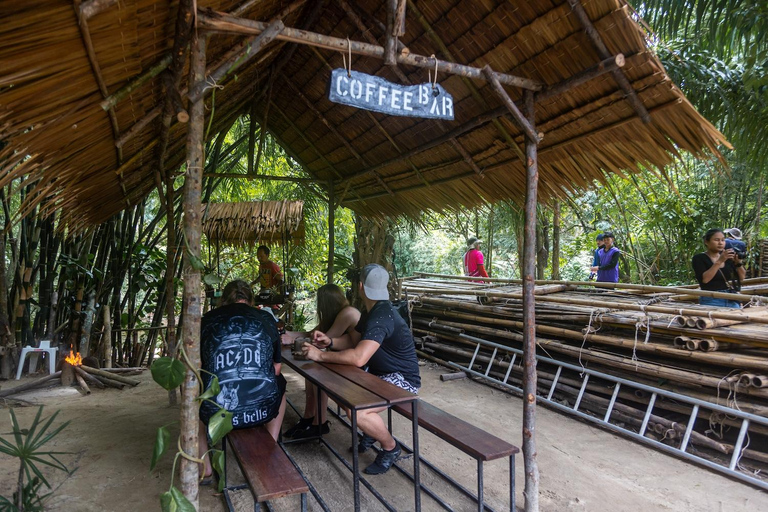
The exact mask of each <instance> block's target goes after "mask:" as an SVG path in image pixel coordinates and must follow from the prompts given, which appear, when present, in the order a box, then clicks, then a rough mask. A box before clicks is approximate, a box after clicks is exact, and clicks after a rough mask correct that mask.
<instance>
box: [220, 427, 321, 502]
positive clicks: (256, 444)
mask: <svg viewBox="0 0 768 512" xmlns="http://www.w3.org/2000/svg"><path fill="white" fill-rule="evenodd" d="M227 448H230V449H231V450H232V453H234V455H235V458H236V459H237V463H238V465H239V466H240V469H241V471H242V472H243V476H244V477H245V480H246V482H247V484H248V488H249V489H250V490H251V493H252V494H253V498H254V501H255V502H256V503H261V502H265V501H270V500H274V499H277V498H282V497H284V496H289V495H292V494H301V510H302V511H306V509H307V492H309V487H308V486H307V483H306V482H305V481H304V478H303V477H302V476H301V474H300V473H299V471H298V470H297V469H296V468H295V467H294V465H293V463H292V462H291V460H290V459H289V458H288V456H287V455H286V454H285V452H284V451H283V449H282V447H281V446H280V445H279V444H278V443H277V442H276V441H275V440H274V439H273V438H272V436H271V435H270V434H269V432H268V431H267V429H266V428H264V427H254V428H247V429H240V430H233V431H232V432H230V433H229V434H227V437H226V438H225V439H224V449H225V453H226V449H227ZM225 473H226V471H225ZM224 486H225V489H224V494H225V497H226V500H227V506H228V507H229V510H233V507H232V504H231V501H230V499H229V495H228V491H231V490H236V489H241V488H244V486H238V487H227V484H226V474H225V480H224Z"/></svg>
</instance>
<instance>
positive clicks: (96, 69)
mask: <svg viewBox="0 0 768 512" xmlns="http://www.w3.org/2000/svg"><path fill="white" fill-rule="evenodd" d="M101 5H103V2H101V1H100V0H97V2H96V3H94V4H92V8H89V9H88V10H86V13H85V14H88V13H89V12H94V9H96V8H98V7H99V6H101ZM72 6H73V7H74V9H75V13H76V14H77V17H78V26H79V28H80V35H81V36H82V38H83V46H85V53H86V55H87V56H88V62H89V63H90V65H91V69H92V70H93V77H94V78H95V79H96V85H98V87H99V91H101V96H102V97H103V98H106V97H107V96H109V91H108V90H107V84H106V83H105V82H104V78H103V76H102V74H101V66H99V61H98V59H97V58H96V50H95V49H94V47H93V41H92V40H91V32H90V30H89V29H88V19H87V17H86V16H84V15H83V13H82V11H81V10H80V7H82V4H78V3H77V2H75V3H74V4H73V5H72ZM107 116H108V117H109V124H110V126H111V127H112V137H113V138H114V139H117V138H118V137H119V136H120V127H119V126H118V124H117V115H115V110H114V109H109V110H108V111H107ZM116 153H117V165H120V164H122V163H123V150H122V149H121V148H120V147H119V146H118V147H117V148H116ZM123 195H125V192H123ZM124 199H125V198H124ZM126 201H128V199H126ZM127 204H129V206H130V203H127Z"/></svg>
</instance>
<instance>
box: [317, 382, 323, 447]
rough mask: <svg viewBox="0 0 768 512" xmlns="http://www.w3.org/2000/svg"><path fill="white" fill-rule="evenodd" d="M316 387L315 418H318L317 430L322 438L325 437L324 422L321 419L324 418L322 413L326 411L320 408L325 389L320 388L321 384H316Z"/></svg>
mask: <svg viewBox="0 0 768 512" xmlns="http://www.w3.org/2000/svg"><path fill="white" fill-rule="evenodd" d="M315 389H316V390H317V408H316V409H315V418H317V431H318V432H320V439H322V438H323V422H322V421H321V420H322V419H323V416H322V413H324V412H325V411H322V412H321V410H320V407H321V404H322V400H321V399H320V397H321V396H322V393H323V391H322V390H321V389H320V386H315Z"/></svg>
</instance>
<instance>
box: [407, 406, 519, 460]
mask: <svg viewBox="0 0 768 512" xmlns="http://www.w3.org/2000/svg"><path fill="white" fill-rule="evenodd" d="M392 408H393V409H394V410H395V411H397V412H398V413H399V414H402V415H403V416H405V417H406V418H408V419H411V409H410V407H404V406H402V405H399V404H398V405H395V406H393V407H392ZM419 426H420V427H422V428H424V429H425V430H427V431H428V432H431V433H433V434H435V435H436V436H437V437H439V438H440V439H442V440H444V441H446V442H447V443H449V444H451V445H453V446H455V447H456V448H458V449H459V450H461V451H463V452H464V453H466V454H467V455H469V456H471V457H472V458H474V459H476V460H483V461H486V460H496V459H500V458H502V457H509V456H510V455H514V454H516V453H518V452H520V449H519V448H518V447H517V446H514V445H512V444H509V443H508V442H506V441H504V440H503V439H499V438H498V437H496V436H494V435H493V434H489V433H488V432H486V431H485V430H483V429H481V428H478V427H476V426H474V425H472V424H471V423H467V422H466V421H464V420H462V419H460V418H457V417H456V416H454V415H452V414H449V413H447V412H445V411H443V410H442V409H438V408H437V407H435V406H434V405H432V404H429V403H427V402H425V401H424V400H421V401H420V402H419Z"/></svg>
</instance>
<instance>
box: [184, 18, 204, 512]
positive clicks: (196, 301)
mask: <svg viewBox="0 0 768 512" xmlns="http://www.w3.org/2000/svg"><path fill="white" fill-rule="evenodd" d="M205 47H206V40H205V35H204V33H203V32H202V31H198V32H197V33H196V34H194V35H193V36H192V58H191V64H190V69H189V83H190V84H200V83H201V82H203V81H204V80H205ZM189 114H190V119H189V129H188V132H187V173H186V175H185V177H184V243H185V247H184V250H185V252H184V278H183V281H184V327H183V330H182V337H183V346H184V351H185V353H186V356H185V360H186V361H187V362H188V364H190V365H191V366H192V367H193V368H195V369H197V368H199V367H200V317H201V304H200V270H199V269H198V268H195V267H194V266H193V262H194V261H200V232H201V219H200V215H201V211H202V205H201V184H202V174H203V166H204V164H205V159H204V158H205V157H204V155H203V143H204V131H205V119H204V117H205V105H204V103H203V98H202V94H201V95H200V97H199V98H198V99H197V101H194V102H191V103H190V108H189ZM199 386H200V383H199V382H198V380H197V376H196V374H195V372H194V371H192V370H191V369H189V368H187V373H186V375H185V377H184V384H182V386H181V449H182V450H184V452H185V453H186V454H188V455H189V456H191V457H197V456H198V446H197V435H198V425H199V422H200V419H199V414H198V412H199V408H200V405H199V404H198V403H197V402H196V401H195V398H196V397H197V395H198V392H199ZM199 469H200V465H199V464H197V463H196V462H193V461H191V460H189V459H187V458H185V457H182V458H181V470H180V481H181V492H182V493H184V496H185V497H186V498H187V499H188V500H189V501H190V502H191V503H192V505H193V506H194V507H195V510H197V509H198V479H199Z"/></svg>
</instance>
